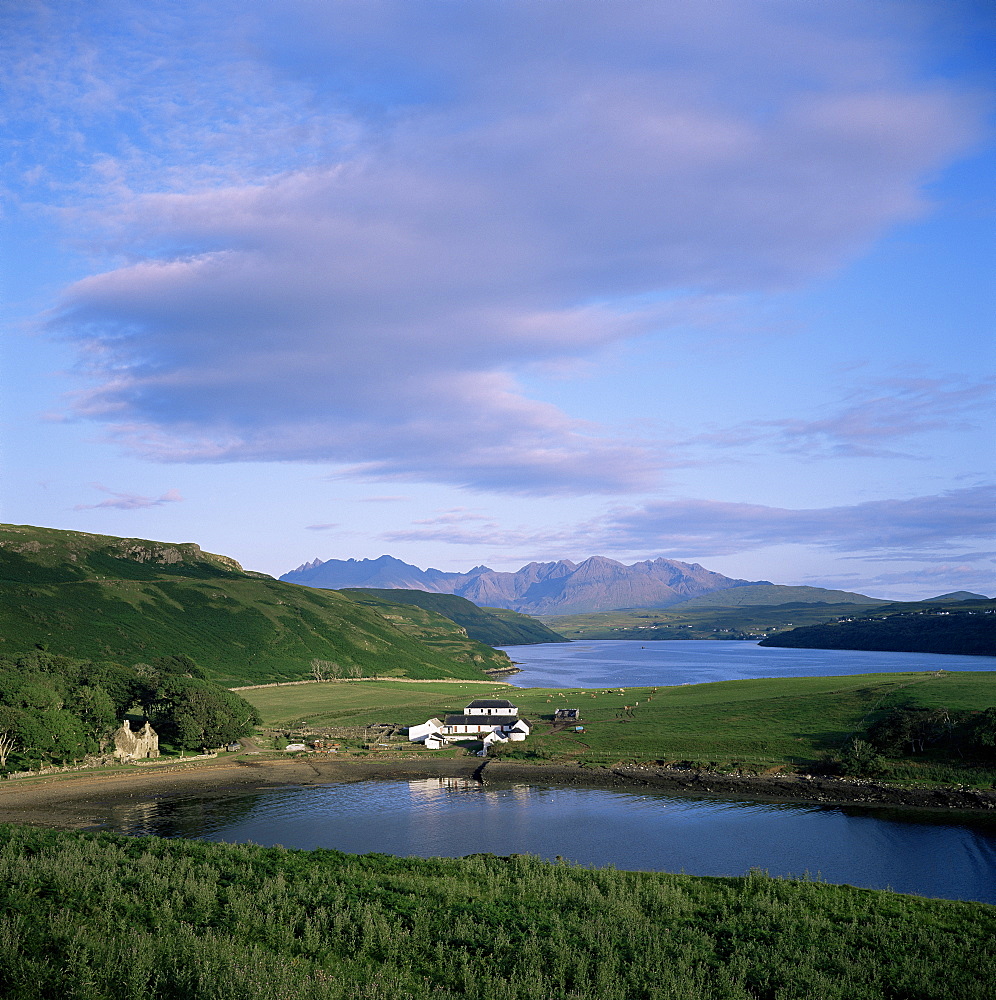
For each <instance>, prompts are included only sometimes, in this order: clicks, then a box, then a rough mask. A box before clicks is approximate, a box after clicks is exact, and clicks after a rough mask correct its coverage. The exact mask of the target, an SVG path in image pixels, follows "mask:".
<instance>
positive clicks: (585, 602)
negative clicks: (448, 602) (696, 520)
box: [280, 556, 756, 614]
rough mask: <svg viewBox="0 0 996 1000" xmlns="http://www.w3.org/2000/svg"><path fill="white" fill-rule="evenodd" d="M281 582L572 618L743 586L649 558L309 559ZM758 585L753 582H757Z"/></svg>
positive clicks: (688, 565)
mask: <svg viewBox="0 0 996 1000" xmlns="http://www.w3.org/2000/svg"><path fill="white" fill-rule="evenodd" d="M280 579H281V580H283V581H285V582H287V583H299V584H304V585H305V586H308V587H320V588H326V589H330V590H338V589H341V588H344V587H359V588H378V589H388V590H395V589H402V590H423V591H427V592H429V593H436V594H456V595H458V596H459V597H465V598H467V599H468V600H470V601H473V602H474V603H475V604H477V605H479V606H482V607H492V608H508V609H509V610H511V611H519V612H522V613H524V614H575V613H583V612H589V611H611V610H614V609H616V608H663V607H667V606H668V605H671V604H677V603H678V602H680V601H685V600H688V599H689V598H692V597H697V596H699V595H700V594H707V593H712V592H714V591H717V590H726V589H729V588H731V587H741V586H746V585H748V584H749V583H751V582H752V581H748V580H733V579H730V578H729V577H726V576H723V575H722V574H721V573H713V572H712V571H710V570H707V569H704V568H703V567H702V566H700V565H699V564H698V563H684V562H678V561H677V560H674V559H653V560H645V561H643V562H638V563H633V564H632V565H631V566H626V565H624V564H623V563H620V562H616V560H614V559H606V558H605V557H604V556H592V557H591V558H590V559H585V560H584V562H582V563H573V562H571V561H570V560H567V559H562V560H560V561H558V562H548V563H540V562H532V563H528V564H527V565H525V566H523V567H522V568H521V569H520V570H518V571H517V572H515V573H500V572H496V571H495V570H492V569H489V568H488V567H487V566H475V567H474V569H472V570H470V571H469V572H467V573H445V572H442V571H440V570H437V569H429V570H421V569H419V568H418V567H417V566H411V565H409V564H408V563H404V562H401V560H399V559H394V558H392V557H391V556H381V557H380V558H379V559H361V560H356V559H349V560H340V559H329V560H327V561H326V562H322V561H321V560H318V559H316V560H314V561H313V562H310V563H306V564H305V565H303V566H300V567H298V568H297V569H296V570H292V571H291V572H290V573H285V574H284V575H283V576H282V577H281V578H280ZM755 582H756V581H755Z"/></svg>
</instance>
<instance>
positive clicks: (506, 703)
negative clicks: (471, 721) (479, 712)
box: [467, 698, 516, 712]
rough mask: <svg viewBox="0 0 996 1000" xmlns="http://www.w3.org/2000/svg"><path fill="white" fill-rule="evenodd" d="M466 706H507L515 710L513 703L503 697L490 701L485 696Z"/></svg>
mask: <svg viewBox="0 0 996 1000" xmlns="http://www.w3.org/2000/svg"><path fill="white" fill-rule="evenodd" d="M467 708H508V709H511V710H512V711H513V712H514V711H515V710H516V708H515V705H513V704H512V703H511V702H510V701H505V700H504V699H502V700H498V701H492V700H489V699H487V698H481V699H479V700H478V701H472V702H471V703H470V704H469V705H468V706H467Z"/></svg>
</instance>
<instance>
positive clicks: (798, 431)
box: [0, 0, 996, 599]
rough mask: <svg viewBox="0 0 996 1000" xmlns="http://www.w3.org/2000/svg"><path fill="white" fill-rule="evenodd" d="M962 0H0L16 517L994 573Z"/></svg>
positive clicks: (979, 245) (708, 561)
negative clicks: (232, 0)
mask: <svg viewBox="0 0 996 1000" xmlns="http://www.w3.org/2000/svg"><path fill="white" fill-rule="evenodd" d="M994 55H996V8H994V7H993V6H992V4H991V3H988V2H985V0H978V2H976V0H943V2H941V0H932V2H927V0H896V2H887V0H754V2H751V3H744V2H743V0H697V2H694V3H689V2H686V0H680V2H679V0H611V2H610V0H474V2H471V0H279V2H277V0H239V2H238V3H232V2H229V0H213V2H211V3H201V2H199V0H183V2H178V0H155V2H152V0H51V2H45V0H5V2H4V3H3V4H2V5H0V125H2V127H0V146H2V151H3V152H2V164H3V167H2V173H0V211H2V215H0V234H2V235H0V322H2V371H3V378H2V436H0V463H2V470H3V486H2V508H0V516H2V519H3V520H4V521H5V522H8V523H16V524H36V525H43V526H47V527H54V528H64V529H73V530H79V531H88V532H96V533H100V534H109V535H120V536H126V537H138V538H154V539H161V540H167V541H177V542H179V541H194V542H197V543H198V544H200V545H201V546H202V548H204V549H206V550H208V551H213V552H220V553H224V554H227V555H231V556H234V557H235V558H236V559H238V560H239V561H240V562H241V563H242V564H243V565H244V566H245V567H246V568H248V569H254V570H259V571H262V572H266V573H271V574H273V575H279V574H280V573H284V572H286V571H288V570H290V569H293V568H294V567H296V566H298V565H299V564H301V563H303V562H305V561H306V560H310V559H312V558H315V557H318V558H321V559H329V558H338V559H346V558H356V559H362V558H375V557H377V556H379V555H381V554H384V553H389V554H391V555H393V556H396V557H397V558H400V559H404V560H405V561H407V562H411V563H414V564H416V565H418V566H421V567H428V566H433V567H436V568H438V569H444V570H466V569H469V568H471V567H472V566H475V565H480V564H485V565H488V566H491V567H492V568H494V569H499V570H514V569H517V568H518V567H519V566H521V565H523V564H524V563H526V562H529V561H532V560H539V561H546V560H553V559H571V560H573V561H575V562H579V561H581V560H582V559H584V558H586V557H588V556H592V555H603V556H609V557H611V558H615V559H619V560H621V561H623V562H627V563H630V562H635V561H637V560H641V559H647V558H657V557H660V556H664V557H667V558H674V559H680V560H684V561H686V562H699V563H701V564H702V565H704V566H706V567H707V568H709V569H711V570H714V571H717V572H720V573H725V574H727V575H728V576H732V577H737V578H743V579H748V580H769V581H772V582H775V583H781V584H790V585H800V584H806V585H811V586H824V587H835V588H843V589H847V590H854V591H858V592H861V593H865V594H869V595H872V596H876V597H886V598H894V599H916V598H924V597H930V596H933V595H936V594H941V593H945V592H950V591H953V590H970V591H973V592H977V593H983V594H988V595H993V594H996V545H994V533H996V532H994V529H996V517H994V512H996V504H994V499H996V489H994V481H996V476H994V469H993V464H994V463H993V459H994V452H996V449H994V442H993V434H992V427H993V395H994V383H996V378H994V353H996V352H994V346H993V345H994V337H993V329H994V319H996V293H994V288H996V282H994V280H993V279H994V273H996V268H994V265H996V246H994V232H996V229H994V219H996V211H994V208H996V197H994V178H996V142H994V135H996V131H994V109H996V59H994Z"/></svg>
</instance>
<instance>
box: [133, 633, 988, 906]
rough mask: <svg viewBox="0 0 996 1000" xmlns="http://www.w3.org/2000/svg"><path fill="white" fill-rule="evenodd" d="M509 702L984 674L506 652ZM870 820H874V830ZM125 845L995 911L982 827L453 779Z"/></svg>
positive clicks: (825, 658) (815, 652)
mask: <svg viewBox="0 0 996 1000" xmlns="http://www.w3.org/2000/svg"><path fill="white" fill-rule="evenodd" d="M506 648H507V651H508V653H509V655H510V656H511V657H512V659H513V660H515V661H517V662H518V663H519V664H520V665H521V666H522V667H523V671H522V673H520V674H517V675H515V677H514V678H513V679H512V680H513V683H515V684H517V685H519V686H521V687H615V686H628V687H631V686H636V685H641V684H646V685H651V684H657V685H665V684H696V683H703V682H705V681H722V680H733V679H736V678H751V677H798V676H823V675H839V674H857V673H894V672H903V671H909V670H917V671H920V670H938V669H944V670H993V669H996V658H994V657H983V656H938V655H930V654H924V655H921V654H916V653H873V652H854V651H847V650H826V649H806V650H798V649H777V648H772V649H767V648H762V647H760V646H758V645H757V644H756V643H753V642H722V641H719V642H710V641H674V640H671V641H667V640H665V641H660V642H652V643H640V642H638V641H632V640H620V641H593V642H574V643H565V644H551V645H537V646H510V647H506ZM879 815H881V814H879ZM114 828H115V829H117V830H120V831H121V832H124V833H129V834H147V833H149V834H157V835H160V836H170V837H199V838H204V839H207V840H219V841H227V842H232V843H238V842H250V841H251V842H253V843H257V844H265V845H272V844H283V845H284V846H285V847H300V848H316V847H326V848H333V849H335V850H340V851H347V852H350V853H358V854H366V853H369V852H372V851H377V852H382V853H385V854H398V855H415V856H419V857H432V856H446V857H459V856H462V855H465V854H474V853H479V852H492V853H494V854H536V855H539V856H540V857H544V858H548V859H553V858H556V857H557V856H558V855H559V856H562V857H564V858H566V859H568V860H570V861H574V862H577V863H579V864H584V865H598V866H604V865H614V866H615V867H617V868H623V869H634V870H651V871H674V872H678V871H685V872H688V873H689V874H692V875H742V874H744V873H745V872H746V871H748V870H749V869H750V868H754V867H757V868H764V869H767V870H768V871H769V872H770V873H771V874H772V875H785V876H788V875H792V876H796V877H803V876H805V875H807V874H808V875H809V876H811V877H813V878H822V879H824V880H825V881H827V882H842V883H850V884H852V885H858V886H862V887H865V888H872V889H885V888H892V889H893V890H895V891H897V892H911V893H918V894H920V895H923V896H937V897H944V898H949V899H971V900H978V901H981V902H988V903H996V827H993V826H988V827H984V826H967V825H966V826H962V825H957V824H951V823H930V822H926V821H924V820H923V818H922V817H907V818H890V819H883V818H879V817H877V816H874V815H868V814H863V813H861V812H858V811H854V810H847V809H840V808H817V807H810V806H803V805H798V804H786V805H783V804H778V805H770V804H760V803H753V802H730V801H717V800H701V799H692V798H684V797H678V796H673V795H664V794H659V793H634V792H621V791H610V790H603V789H593V788H562V787H547V786H542V785H505V786H502V785H492V784H489V785H487V786H482V785H479V784H477V783H476V782H468V781H464V780H458V779H438V778H424V779H419V780H414V781H364V782H358V783H355V784H343V785H322V786H317V787H314V786H313V787H308V788H296V787H295V788H287V789H281V790H277V791H270V792H266V793H261V794H258V795H247V796H238V797H233V798H228V799H221V800H217V799H207V798H205V799H203V800H194V801H185V802H182V803H179V804H177V803H162V802H146V803H141V804H136V805H134V806H129V807H127V808H122V809H121V810H120V811H119V812H118V813H117V816H116V820H115V823H114Z"/></svg>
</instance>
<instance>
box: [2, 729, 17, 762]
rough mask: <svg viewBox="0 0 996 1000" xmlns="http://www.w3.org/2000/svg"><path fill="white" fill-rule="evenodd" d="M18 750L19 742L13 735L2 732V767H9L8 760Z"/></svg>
mask: <svg viewBox="0 0 996 1000" xmlns="http://www.w3.org/2000/svg"><path fill="white" fill-rule="evenodd" d="M16 748H17V740H15V739H14V736H13V734H12V733H8V732H0V767H6V766H7V758H8V757H9V756H10V754H11V752H12V751H13V750H15V749H16Z"/></svg>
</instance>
